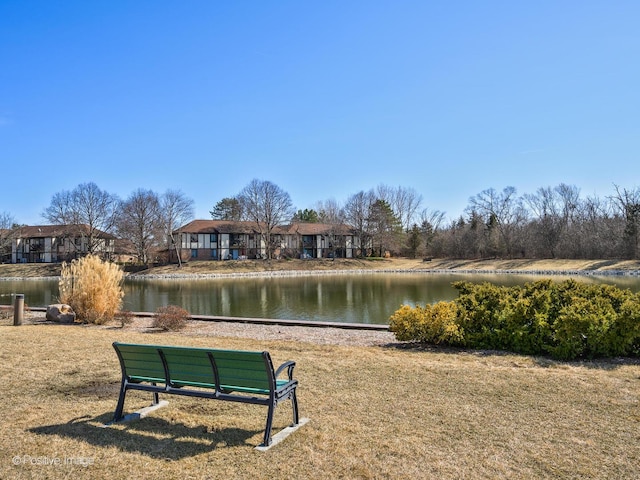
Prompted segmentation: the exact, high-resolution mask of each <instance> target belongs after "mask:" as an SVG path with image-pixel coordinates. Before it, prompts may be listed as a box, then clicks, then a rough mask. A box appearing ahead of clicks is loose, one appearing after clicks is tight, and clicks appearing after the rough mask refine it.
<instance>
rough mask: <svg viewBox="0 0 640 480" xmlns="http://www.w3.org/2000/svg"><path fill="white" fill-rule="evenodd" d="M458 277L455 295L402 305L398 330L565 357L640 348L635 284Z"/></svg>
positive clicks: (425, 338) (403, 335)
mask: <svg viewBox="0 0 640 480" xmlns="http://www.w3.org/2000/svg"><path fill="white" fill-rule="evenodd" d="M453 285H454V287H455V288H456V289H457V290H458V292H459V294H458V298H456V299H455V300H453V301H452V302H440V303H438V304H436V305H432V306H429V305H427V306H424V307H421V306H416V307H409V306H406V305H403V306H402V307H401V308H400V309H399V310H397V311H396V312H395V313H394V314H393V315H392V316H391V318H390V329H391V331H392V332H394V333H395V335H396V338H397V339H398V340H401V341H416V342H424V343H432V344H444V345H451V346H465V347H469V348H477V349H495V350H507V351H512V352H516V353H522V354H527V355H541V354H542V355H551V356H553V357H554V358H558V359H564V360H570V359H577V358H595V357H610V356H638V355H639V354H640V294H634V293H632V292H631V291H630V290H625V289H620V288H617V287H614V286H610V285H588V284H585V283H581V282H577V281H575V280H566V281H563V282H554V281H552V280H539V281H536V282H532V283H528V284H525V285H524V286H513V287H504V286H497V285H493V284H491V283H481V284H474V283H470V282H456V283H454V284H453Z"/></svg>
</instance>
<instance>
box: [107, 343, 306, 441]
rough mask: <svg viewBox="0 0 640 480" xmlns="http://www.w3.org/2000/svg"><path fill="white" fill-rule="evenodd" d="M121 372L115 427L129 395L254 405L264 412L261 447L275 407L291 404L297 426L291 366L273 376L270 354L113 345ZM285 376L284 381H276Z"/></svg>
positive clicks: (285, 365)
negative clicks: (130, 392)
mask: <svg viewBox="0 0 640 480" xmlns="http://www.w3.org/2000/svg"><path fill="white" fill-rule="evenodd" d="M113 348H114V349H115V350H116V353H117V354H118V359H119V360H120V367H121V369H122V383H121V386H120V396H119V398H118V404H117V406H116V410H115V413H114V416H113V421H114V422H118V421H121V420H122V419H123V418H124V417H123V409H124V401H125V396H126V394H127V391H128V390H143V391H148V392H152V393H153V405H158V404H159V403H160V401H159V394H160V393H163V394H165V393H167V394H172V395H186V396H191V397H201V398H210V399H214V400H227V401H230V402H242V403H252V404H257V405H265V406H267V407H268V413H267V423H266V426H265V431H264V439H263V446H265V447H268V446H269V445H271V442H272V439H271V427H272V425H273V414H274V411H275V407H276V405H278V403H280V402H281V401H283V400H291V403H292V407H293V424H292V427H293V426H297V425H298V424H299V417H298V400H297V397H296V387H297V386H298V381H297V380H294V378H293V369H294V367H295V362H291V361H288V362H285V363H283V364H282V365H281V366H280V367H278V369H277V370H274V368H273V363H272V362H271V356H270V355H269V353H268V352H248V351H241V350H217V349H208V348H195V347H175V346H160V345H140V344H129V343H119V342H114V343H113ZM285 370H286V372H287V373H286V377H287V378H286V379H278V377H279V376H280V375H281V374H282V372H284V371H285Z"/></svg>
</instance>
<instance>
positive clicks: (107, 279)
mask: <svg viewBox="0 0 640 480" xmlns="http://www.w3.org/2000/svg"><path fill="white" fill-rule="evenodd" d="M123 278H124V274H123V272H122V270H121V269H120V267H118V266H117V265H116V264H114V263H110V262H105V261H103V260H101V259H100V258H99V257H97V256H95V255H88V256H86V257H83V258H80V259H78V260H73V261H72V262H71V263H66V262H65V263H63V264H62V270H61V274H60V281H59V289H60V302H61V303H66V304H68V305H70V306H71V308H72V309H73V311H74V312H75V313H76V317H77V318H78V319H80V320H82V321H83V322H86V323H95V324H102V323H105V322H106V321H108V320H110V319H112V318H113V317H114V315H115V313H116V312H117V311H118V310H119V309H120V305H121V304H122V297H123V296H124V290H123V289H122V282H123Z"/></svg>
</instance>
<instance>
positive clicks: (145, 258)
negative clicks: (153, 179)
mask: <svg viewBox="0 0 640 480" xmlns="http://www.w3.org/2000/svg"><path fill="white" fill-rule="evenodd" d="M117 225H118V233H119V235H120V236H121V237H126V238H128V239H130V240H131V242H132V243H133V245H134V248H135V250H136V255H137V257H138V261H139V262H141V263H144V264H148V263H149V261H150V259H151V254H152V251H153V250H154V249H155V248H157V246H158V245H159V243H160V240H161V237H162V233H163V227H164V225H163V221H162V216H161V212H160V199H159V197H158V195H157V194H156V193H155V192H153V191H151V190H143V189H138V190H136V191H135V192H133V193H132V194H131V195H130V196H129V198H127V200H125V201H124V202H122V203H121V205H120V213H119V215H118V222H117Z"/></svg>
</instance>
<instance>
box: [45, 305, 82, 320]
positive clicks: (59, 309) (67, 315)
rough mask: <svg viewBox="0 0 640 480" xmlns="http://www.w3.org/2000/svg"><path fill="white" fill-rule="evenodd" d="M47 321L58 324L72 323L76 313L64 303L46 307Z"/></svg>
mask: <svg viewBox="0 0 640 480" xmlns="http://www.w3.org/2000/svg"><path fill="white" fill-rule="evenodd" d="M47 320H50V321H52V322H58V323H74V322H75V321H76V312H74V311H73V309H72V308H71V307H70V306H69V305H67V304H65V303H56V304H54V305H49V306H48V307H47Z"/></svg>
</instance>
